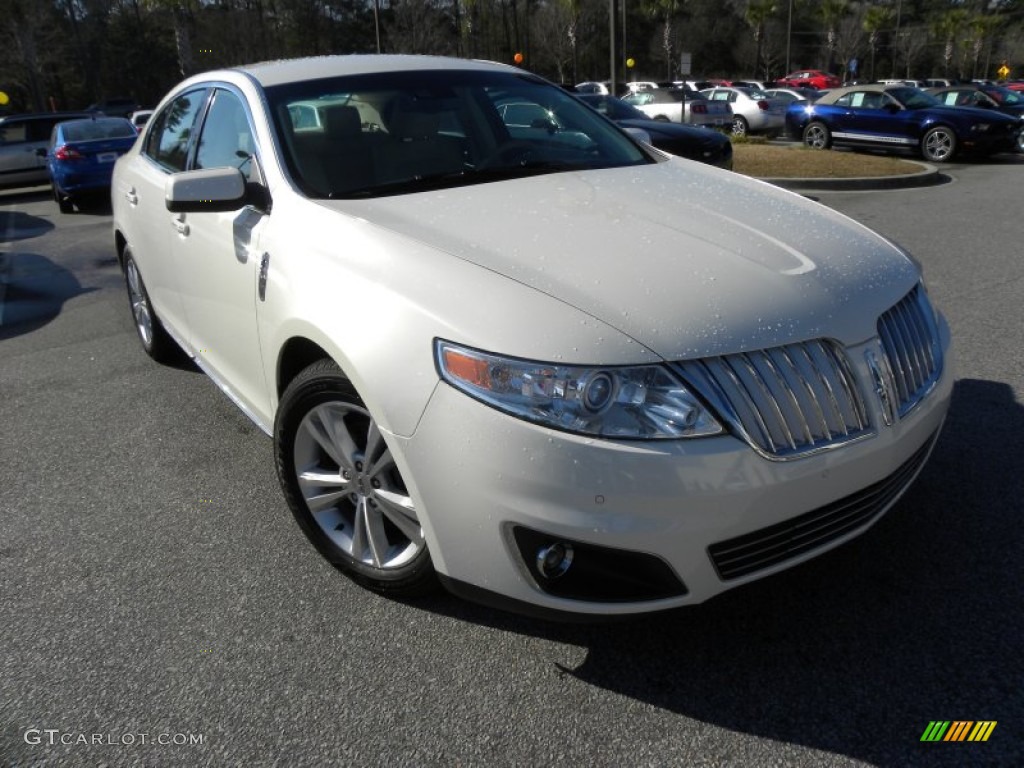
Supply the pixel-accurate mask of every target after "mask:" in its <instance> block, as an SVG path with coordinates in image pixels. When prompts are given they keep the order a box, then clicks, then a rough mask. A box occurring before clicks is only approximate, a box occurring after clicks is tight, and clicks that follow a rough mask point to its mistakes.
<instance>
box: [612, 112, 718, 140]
mask: <svg viewBox="0 0 1024 768" xmlns="http://www.w3.org/2000/svg"><path fill="white" fill-rule="evenodd" d="M615 122H616V123H618V124H619V125H621V126H624V127H626V128H639V129H640V130H641V131H647V133H649V134H650V135H651V136H655V135H657V136H662V137H664V138H666V139H688V140H690V141H693V142H701V143H704V144H712V145H714V144H723V143H725V142H726V141H728V138H727V137H726V136H725V134H722V133H718V132H717V131H712V130H710V129H708V128H694V127H693V126H690V125H682V124H681V123H666V122H663V121H660V120H640V119H637V120H634V119H632V118H627V119H625V120H616V121H615Z"/></svg>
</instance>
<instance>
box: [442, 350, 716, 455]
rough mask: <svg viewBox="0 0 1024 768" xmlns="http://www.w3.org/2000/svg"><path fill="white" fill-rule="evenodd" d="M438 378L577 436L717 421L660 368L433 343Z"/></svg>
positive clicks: (684, 429) (636, 433) (696, 428)
mask: <svg viewBox="0 0 1024 768" xmlns="http://www.w3.org/2000/svg"><path fill="white" fill-rule="evenodd" d="M435 354H436V358H437V367H438V371H439V372H440V374H441V378H443V379H444V380H445V381H447V382H448V383H449V384H451V385H452V386H453V387H456V388H457V389H460V390H462V391H463V392H465V393H466V394H467V395H470V396H471V397H475V398H476V399H478V400H482V401H483V402H485V403H487V404H489V405H492V406H494V407H495V408H498V409H499V410H502V411H504V412H506V413H509V414H511V415H513V416H516V417H518V418H520V419H526V420H528V421H533V422H537V423H538V424H543V425H545V426H549V427H554V428H556V429H564V430H566V431H568V432H576V433H579V434H582V435H593V436H597V437H614V438H646V439H675V438H683V437H705V436H707V435H717V434H721V433H722V431H723V430H722V426H721V425H720V424H719V423H718V422H717V421H716V420H715V417H714V416H712V415H711V413H710V412H709V411H708V410H707V409H706V408H705V407H704V406H703V405H702V404H701V403H700V401H699V400H697V398H696V397H694V396H693V395H692V394H691V393H690V391H689V390H688V389H687V388H686V387H685V386H684V385H683V384H682V382H680V381H679V380H678V379H676V378H675V377H674V376H673V375H672V374H671V373H669V372H668V371H667V370H666V369H665V368H663V367H661V366H659V365H644V366H636V367H629V368H618V367H608V368H599V367H581V366H571V365H556V364H554V363H542V362H535V361H531V360H519V359H514V358H507V357H499V356H497V355H492V354H489V353H487V352H480V351H479V350H475V349H469V348H467V347H461V346H459V345H457V344H452V343H451V342H447V341H441V340H440V339H439V340H438V341H436V342H435Z"/></svg>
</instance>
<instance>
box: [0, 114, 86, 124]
mask: <svg viewBox="0 0 1024 768" xmlns="http://www.w3.org/2000/svg"><path fill="white" fill-rule="evenodd" d="M80 117H91V115H90V113H88V112H27V113H24V114H20V115H4V116H3V117H0V124H2V123H14V122H20V121H22V120H73V119H76V118H80Z"/></svg>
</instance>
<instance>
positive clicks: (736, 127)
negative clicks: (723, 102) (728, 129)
mask: <svg viewBox="0 0 1024 768" xmlns="http://www.w3.org/2000/svg"><path fill="white" fill-rule="evenodd" d="M749 130H750V126H749V125H748V124H747V119H746V118H745V117H743V116H742V115H733V118H732V135H733V136H746V135H747V132H748V131H749Z"/></svg>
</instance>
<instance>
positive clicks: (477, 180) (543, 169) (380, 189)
mask: <svg viewBox="0 0 1024 768" xmlns="http://www.w3.org/2000/svg"><path fill="white" fill-rule="evenodd" d="M585 167H586V166H580V165H573V164H570V163H555V162H548V161H543V162H542V161H536V162H530V163H522V164H520V165H507V166H506V165H502V166H498V167H494V168H465V169H463V170H461V171H454V172H447V173H434V174H428V175H425V176H414V177H413V178H411V179H402V180H401V181H392V182H388V183H387V184H374V185H373V186H370V187H360V188H359V189H352V190H346V191H344V192H339V193H336V194H335V193H332V194H329V195H328V197H329V198H330V199H332V200H339V199H341V200H346V199H354V198H365V197H387V196H389V195H401V194H404V193H406V192H423V191H427V190H432V189H444V188H446V187H459V186H465V185H470V184H484V183H487V182H489V181H503V180H506V179H516V178H520V177H526V176H538V175H541V174H545V173H557V172H559V171H575V170H582V169H583V168H585Z"/></svg>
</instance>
